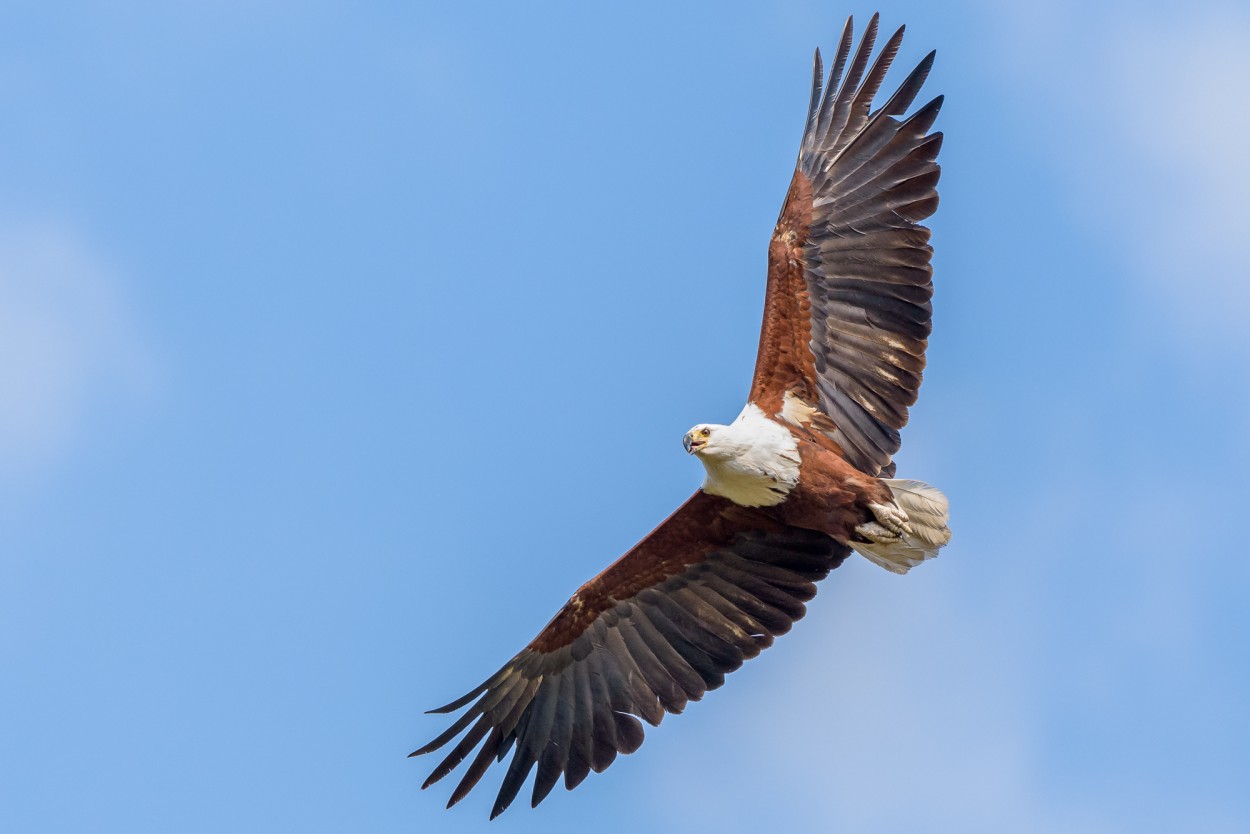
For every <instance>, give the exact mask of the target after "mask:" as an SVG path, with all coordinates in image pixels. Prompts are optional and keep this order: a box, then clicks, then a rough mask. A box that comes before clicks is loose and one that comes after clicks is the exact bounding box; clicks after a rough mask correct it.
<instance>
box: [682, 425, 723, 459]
mask: <svg viewBox="0 0 1250 834" xmlns="http://www.w3.org/2000/svg"><path fill="white" fill-rule="evenodd" d="M723 428H724V426H713V425H709V424H707V423H700V424H699V425H697V426H695V427H694V428H693V429H691V430H690V431H688V432H686V436H685V438H684V439H683V440H682V441H681V445H683V446H685V447H686V452H687V453H689V454H692V455H694V454H698V453H699V452H702V451H704V450H706V449H707V447H708V444H709V443H711V442H712V437H713V436H714V434H715V432H716V430H717V429H723Z"/></svg>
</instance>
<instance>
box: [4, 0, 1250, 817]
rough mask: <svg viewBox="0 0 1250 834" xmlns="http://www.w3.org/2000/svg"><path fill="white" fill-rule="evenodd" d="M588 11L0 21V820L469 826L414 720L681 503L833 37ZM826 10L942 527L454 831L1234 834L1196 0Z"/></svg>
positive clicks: (1228, 248)
mask: <svg viewBox="0 0 1250 834" xmlns="http://www.w3.org/2000/svg"><path fill="white" fill-rule="evenodd" d="M600 5H602V4H584V3H582V4H574V3H563V4H538V5H531V4H524V5H522V4H445V3H437V4H432V3H416V4H413V3H394V4H379V3H356V4H347V3H333V2H320V3H302V4H297V3H283V2H248V3H239V2H235V3H229V2H227V3H216V4H208V3H197V2H187V3H181V4H176V6H175V5H169V4H155V3H148V2H132V3H126V4H105V3H81V4H55V3H54V4H48V3H21V2H10V3H5V4H3V5H2V6H0V131H2V133H3V135H4V136H5V139H4V142H3V151H2V152H0V182H3V183H4V187H3V189H0V390H3V392H4V393H3V397H0V668H3V669H4V675H3V677H2V679H0V750H2V751H3V752H2V753H0V784H3V785H4V788H3V791H2V793H3V795H4V799H3V801H0V829H3V830H6V831H22V832H26V831H32V832H33V831H40V832H42V831H49V832H62V831H66V832H68V831H75V832H77V831H125V832H148V831H152V832H157V831H159V832H166V831H171V830H174V831H186V832H198V831H204V832H210V831H212V832H216V831H224V830H230V831H248V832H250V831H256V832H267V831H307V832H321V831H324V832H338V831H375V832H387V831H397V832H398V831H406V832H407V831H414V830H415V831H430V830H438V831H448V832H455V831H478V830H482V829H483V828H484V827H485V821H486V816H487V812H488V810H489V807H490V801H491V798H492V795H493V790H494V786H495V785H497V782H498V778H499V776H498V775H494V776H488V777H487V779H486V780H485V782H484V784H483V786H482V787H481V788H479V791H478V792H477V793H475V794H473V795H471V796H470V798H469V799H467V800H466V801H465V802H463V803H462V804H461V805H460V806H458V807H457V808H456V809H455V810H453V811H452V812H445V811H443V810H442V806H443V803H444V802H445V800H446V797H447V795H448V793H449V791H450V786H444V785H439V786H437V787H436V788H434V789H431V790H430V791H426V792H424V793H422V792H420V791H418V790H417V788H418V786H419V784H420V782H421V781H422V779H424V777H425V775H426V773H427V771H428V769H429V768H430V767H432V766H433V764H434V762H426V761H416V762H413V761H408V760H405V758H404V756H405V754H407V753H408V752H409V751H410V750H412V749H414V748H415V747H417V746H419V745H420V744H422V743H424V742H425V741H427V740H428V739H429V738H430V737H432V736H433V735H434V734H436V733H437V732H438V731H439V730H441V728H442V726H443V722H442V721H441V720H437V719H435V718H433V717H428V716H424V715H422V712H421V711H422V710H424V709H426V708H429V707H432V706H436V705H438V704H441V703H444V702H446V701H447V700H449V699H450V698H452V697H454V696H456V695H459V694H460V693H461V692H462V691H465V690H466V689H467V688H468V687H470V686H472V685H474V684H476V683H477V682H478V681H479V680H481V679H482V678H483V677H485V676H486V675H487V674H489V673H490V672H492V671H493V670H494V669H495V668H497V667H498V666H499V665H500V664H501V663H502V662H503V661H505V660H506V659H507V658H508V657H510V656H511V655H512V654H513V653H514V652H515V651H516V650H517V649H518V648H520V646H522V645H523V644H524V643H525V642H527V641H528V640H529V639H530V638H531V637H532V636H533V634H534V633H535V632H536V631H537V630H538V629H539V628H540V627H541V626H542V625H543V623H545V622H546V620H547V619H548V618H549V617H550V616H551V614H552V613H553V612H554V611H555V609H556V608H557V607H558V606H559V605H560V604H562V603H563V601H564V600H565V599H567V597H568V595H569V594H570V593H571V592H572V591H573V590H574V589H575V588H576V587H577V586H578V585H579V584H580V583H581V582H582V581H583V580H585V579H586V578H588V577H589V576H591V575H593V574H594V573H595V572H597V571H598V570H599V569H600V568H602V567H603V566H604V565H606V564H607V563H608V562H609V561H610V560H612V559H613V558H615V557H616V556H617V555H618V554H619V553H620V552H621V551H623V550H624V549H625V548H626V547H628V546H629V545H630V544H632V543H633V542H634V541H635V540H637V539H638V538H639V537H640V536H641V535H643V534H645V533H646V532H647V531H648V530H649V529H651V527H652V526H654V524H655V523H656V522H658V521H659V520H660V519H661V518H662V517H663V516H664V515H666V514H667V513H668V512H669V511H670V510H671V509H672V508H673V507H675V506H676V505H677V503H678V502H679V501H680V500H682V499H683V498H684V497H685V496H686V495H687V494H689V492H690V491H691V490H693V489H694V488H695V487H696V486H697V485H698V483H699V481H700V476H701V470H700V468H699V467H698V465H697V464H696V463H695V462H693V461H691V460H689V459H688V458H687V457H686V455H684V454H683V452H682V450H681V446H680V441H681V436H682V433H683V432H684V431H685V430H686V429H687V428H688V427H689V426H690V425H692V424H694V423H696V422H702V421H710V422H719V421H725V420H727V419H729V418H731V417H732V416H733V415H734V414H736V413H737V411H738V409H739V408H740V407H741V404H742V399H743V397H744V395H745V392H746V388H747V383H748V381H749V378H750V373H751V368H752V365H753V361H754V349H755V345H756V339H757V335H758V322H759V314H760V304H761V300H762V294H763V280H764V257H765V247H766V241H767V238H768V234H769V232H770V231H771V227H772V222H773V220H774V219H775V217H776V212H777V209H778V207H779V205H780V201H781V197H782V195H783V191H784V187H785V184H786V182H787V179H788V177H789V175H790V171H791V170H792V165H793V161H794V155H795V152H796V149H797V142H798V138H799V131H800V128H801V123H802V118H803V114H804V108H805V105H806V96H807V89H806V84H807V78H808V71H809V60H810V53H811V49H812V48H813V47H815V46H817V45H821V46H823V47H824V48H826V49H829V48H832V46H833V43H834V40H835V38H836V36H837V33H838V31H839V28H840V26H841V23H842V20H843V18H844V16H845V15H846V14H847V13H850V12H853V13H855V14H856V16H857V19H859V20H860V21H863V20H866V19H867V17H868V15H869V14H871V12H872V11H873V9H872V8H871V7H855V8H848V7H837V6H830V5H828V4H823V3H816V2H784V3H775V4H746V3H742V4H730V5H726V4H724V3H716V4H712V3H692V4H682V6H681V7H680V8H675V7H673V5H672V4H652V3H631V4H624V5H622V6H621V7H620V8H619V9H617V10H612V9H605V8H599V6H600ZM881 11H882V13H883V27H885V28H887V29H892V28H893V27H894V26H895V25H897V24H899V23H904V22H905V23H907V24H908V36H907V39H906V41H905V43H904V48H903V52H902V54H901V57H900V62H901V63H904V64H908V65H910V64H912V63H914V62H915V61H917V60H919V58H920V57H921V56H922V55H923V54H924V53H925V52H927V51H928V50H929V49H930V48H937V50H938V62H937V66H936V68H935V70H934V72H933V75H932V76H931V78H930V81H929V84H928V86H927V90H928V91H929V92H930V93H931V94H937V93H939V92H941V93H944V94H946V97H947V101H946V106H945V108H944V109H943V112H942V116H941V118H940V120H939V127H940V128H941V129H942V130H944V131H945V133H946V135H947V139H946V144H945V147H944V149H943V152H942V160H941V161H942V162H943V166H944V173H943V181H942V185H941V195H942V205H941V208H940V209H939V212H938V214H937V215H936V217H935V218H934V219H933V221H932V225H933V229H934V244H935V248H936V254H935V259H934V260H935V266H936V270H937V272H936V278H935V281H936V285H937V296H936V300H935V331H934V335H933V338H932V341H931V348H930V354H929V357H930V368H929V371H928V373H927V374H926V382H925V387H924V389H923V391H922V392H921V399H920V403H919V404H918V406H917V407H916V408H915V409H914V410H913V419H912V424H911V425H910V426H909V427H908V428H907V429H906V430H905V431H904V435H903V437H904V447H903V452H902V454H901V455H900V457H899V473H900V475H901V476H904V477H917V478H922V479H925V480H928V481H931V482H933V483H935V484H937V485H938V486H940V487H942V488H943V489H944V490H945V491H946V492H947V493H948V494H949V495H950V497H951V499H952V503H953V527H954V530H955V540H954V542H953V543H952V545H951V546H950V547H949V548H947V549H946V550H945V551H944V552H943V555H942V557H941V558H940V559H938V560H937V561H936V562H933V563H929V564H926V565H925V566H923V567H922V568H920V569H917V570H915V571H913V572H912V573H911V574H909V575H908V576H906V577H904V578H899V577H896V576H893V575H889V574H887V573H885V572H884V571H881V570H880V569H878V568H875V567H874V566H872V565H870V564H868V563H867V562H864V561H863V560H856V561H853V562H850V563H848V564H847V565H846V566H845V567H843V568H842V569H839V570H838V571H837V572H836V573H834V574H833V575H832V576H831V577H830V579H829V580H827V581H826V582H825V583H824V584H823V586H822V590H821V594H820V595H819V596H818V597H817V599H816V600H815V601H814V603H813V604H812V605H811V606H810V613H809V615H808V617H807V619H806V620H804V621H803V623H801V624H800V626H799V627H796V629H795V630H794V632H792V634H791V635H789V636H787V637H786V638H785V639H784V640H781V641H779V642H778V644H777V645H776V646H775V647H774V648H773V649H771V650H770V651H769V652H767V653H765V654H764V655H763V656H761V657H760V658H759V659H757V660H755V661H752V662H751V663H750V664H748V665H747V666H746V667H744V669H743V670H741V671H739V672H737V673H735V674H734V675H733V676H732V677H731V678H730V679H729V683H728V684H727V686H726V687H725V688H724V689H722V690H719V691H717V692H714V693H712V694H710V695H709V696H708V697H707V699H706V700H705V701H704V702H702V703H700V704H696V705H693V706H692V707H691V708H690V709H689V711H688V712H687V713H686V714H685V715H683V716H680V717H677V718H671V717H670V718H669V719H667V720H666V721H665V722H664V724H663V726H661V727H660V728H658V729H657V730H653V731H650V732H649V734H648V739H647V743H646V744H645V745H644V746H643V748H642V749H641V750H640V751H639V752H638V753H637V754H636V755H634V756H630V757H627V758H623V759H620V760H618V762H617V763H616V764H615V765H614V766H613V767H612V768H611V769H610V770H609V771H608V772H607V773H605V774H603V775H598V776H592V777H591V778H590V779H588V780H587V782H586V783H585V784H584V785H582V786H581V787H580V788H579V789H578V790H577V791H575V792H573V793H571V794H565V793H564V792H563V791H560V792H558V793H556V794H553V795H552V797H550V798H549V799H548V800H547V801H546V802H545V803H544V805H543V806H541V807H540V809H539V810H538V811H530V810H529V809H528V808H526V807H525V806H524V803H521V802H518V804H517V805H516V806H514V808H513V809H512V810H510V811H509V812H508V813H507V814H506V815H505V816H504V817H502V818H501V819H500V820H498V821H496V822H495V823H493V824H492V825H493V827H494V830H499V831H536V830H542V831H551V830H565V829H568V828H570V827H571V826H574V825H584V826H593V827H594V828H595V830H597V831H601V832H612V831H636V830H639V829H643V830H645V829H647V828H652V827H661V826H663V827H665V828H667V827H670V826H671V827H677V826H682V827H684V828H685V829H687V830H696V831H698V830H718V831H748V830H760V829H761V828H763V827H765V826H768V827H773V828H775V829H776V830H842V831H873V832H913V831H918V830H923V831H934V832H946V831H949V832H1001V831H1012V832H1034V831H1037V832H1042V831H1060V830H1061V831H1065V832H1142V831H1176V830H1194V831H1197V830H1201V831H1204V832H1234V831H1245V830H1250V793H1247V791H1246V790H1245V786H1246V784H1248V783H1250V753H1247V752H1246V751H1247V750H1250V710H1247V708H1246V705H1247V703H1250V667H1248V665H1247V658H1248V657H1250V650H1248V649H1250V646H1248V645H1247V644H1248V642H1250V640H1248V639H1247V634H1250V605H1247V603H1246V595H1245V588H1246V586H1247V584H1248V583H1250V559H1248V558H1247V553H1246V545H1245V544H1244V541H1243V540H1244V538H1245V537H1244V535H1243V534H1242V527H1243V526H1244V523H1245V521H1246V519H1247V518H1250V511H1248V510H1247V501H1248V500H1250V489H1248V488H1247V486H1246V482H1245V473H1246V471H1247V469H1248V468H1250V467H1248V464H1250V440H1248V439H1247V438H1248V434H1247V430H1246V429H1247V426H1248V425H1250V385H1248V384H1247V382H1248V374H1247V367H1248V366H1250V340H1248V339H1247V329H1246V318H1245V312H1244V311H1245V309H1246V304H1247V303H1248V302H1250V275H1247V269H1246V267H1245V259H1244V254H1243V250H1244V245H1245V239H1246V233H1245V228H1244V222H1243V221H1242V220H1241V217H1242V215H1243V214H1244V195H1245V194H1246V193H1247V192H1248V191H1250V165H1248V164H1247V162H1246V158H1245V153H1244V145H1245V136H1246V135H1247V132H1248V131H1250V106H1248V104H1247V99H1246V97H1245V94H1244V90H1245V87H1246V85H1247V83H1250V58H1247V56H1250V12H1247V10H1246V9H1245V7H1244V4H1237V3H1218V2H1198V3H1192V4H1185V5H1184V6H1181V5H1180V4H1163V3H1153V4H1152V3H1145V4H1138V3H1127V2H1110V3H1103V4H1099V5H1097V6H1096V7H1093V8H1091V7H1089V5H1088V4H1078V3H1075V2H1069V0H1056V1H1055V2H1047V3H1028V4H1019V5H1017V6H1015V7H1013V8H1010V9H1009V8H1007V7H1006V4H994V3H989V2H984V0H983V1H982V2H956V3H948V4H933V3H918V2H917V3H892V4H889V5H887V6H883V7H881ZM896 71H897V72H899V74H898V75H893V74H892V75H891V78H892V79H893V80H894V81H897V80H899V79H900V78H901V77H902V72H901V70H896ZM888 83H889V82H888V81H887V84H888Z"/></svg>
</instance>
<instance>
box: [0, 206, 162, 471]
mask: <svg viewBox="0 0 1250 834" xmlns="http://www.w3.org/2000/svg"><path fill="white" fill-rule="evenodd" d="M152 371H153V367H152V359H151V356H150V354H149V352H148V351H147V349H146V347H145V346H144V344H143V342H142V340H141V338H140V336H139V334H138V329H137V327H136V325H135V322H134V318H133V314H132V313H131V311H130V309H129V306H128V304H127V302H126V300H125V297H124V293H123V292H122V287H121V285H120V283H119V281H118V279H117V277H116V275H115V274H114V273H113V272H112V271H111V270H110V269H109V267H108V266H107V265H105V264H104V263H103V261H102V259H101V258H100V257H99V256H98V255H97V254H96V253H94V252H92V251H91V249H90V247H89V246H88V245H87V244H86V243H85V242H84V241H83V240H82V238H81V237H80V236H79V235H77V234H76V233H75V232H74V231H73V230H72V229H70V228H68V227H66V226H65V225H63V224H57V223H49V222H41V223H34V222H0V391H3V392H4V396H3V397H0V472H3V473H4V474H5V476H6V477H16V478H23V477H26V476H30V475H32V474H35V473H37V472H39V471H41V470H44V469H46V468H47V467H49V466H50V465H53V464H55V463H56V462H57V461H59V460H60V459H61V458H62V457H63V456H64V455H65V454H66V452H67V451H69V450H70V449H71V448H72V447H73V444H74V443H75V441H76V440H78V439H79V438H80V437H81V436H82V434H83V431H84V429H85V428H86V425H87V423H88V422H89V421H90V419H91V418H92V416H93V415H94V414H95V413H97V409H99V408H100V407H106V406H107V405H109V404H110V403H112V404H116V403H118V402H119V401H125V400H129V399H133V398H135V397H136V396H139V395H141V394H142V393H143V392H144V391H145V390H146V389H147V388H148V386H149V385H150V383H151V381H152Z"/></svg>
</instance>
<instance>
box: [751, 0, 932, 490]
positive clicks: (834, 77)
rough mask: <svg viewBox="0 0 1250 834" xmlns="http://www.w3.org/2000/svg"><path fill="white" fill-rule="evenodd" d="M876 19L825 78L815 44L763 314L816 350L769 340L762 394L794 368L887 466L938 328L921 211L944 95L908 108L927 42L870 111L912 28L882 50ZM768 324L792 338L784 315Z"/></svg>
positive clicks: (857, 451)
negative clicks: (781, 252) (808, 96)
mask: <svg viewBox="0 0 1250 834" xmlns="http://www.w3.org/2000/svg"><path fill="white" fill-rule="evenodd" d="M877 21H878V18H877V16H876V15H873V17H872V19H871V20H870V21H869V24H868V26H867V28H866V29H865V31H864V34H863V36H862V37H861V39H860V41H859V44H858V45H857V46H856V48H855V50H854V53H853V54H852V51H851V44H852V41H853V37H852V30H853V26H852V21H851V20H849V19H848V21H847V24H846V27H845V29H844V30H843V33H842V38H841V41H840V44H839V47H838V52H837V57H836V59H835V61H834V63H833V66H832V67H831V68H830V72H829V76H828V80H827V82H826V83H824V84H823V86H822V84H821V82H820V78H819V74H818V73H819V71H820V57H819V53H817V58H816V62H815V67H814V70H815V75H814V78H815V80H814V81H813V84H812V101H813V102H816V101H817V99H819V102H818V103H815V104H813V105H812V106H811V107H810V109H809V115H808V118H807V120H806V123H805V128H804V134H803V141H802V143H801V144H800V152H799V161H798V166H797V170H796V174H795V176H796V181H799V180H802V182H799V183H798V185H799V187H795V186H792V187H791V190H790V193H789V195H788V197H787V203H786V206H785V207H784V208H783V209H782V216H781V220H780V221H779V223H778V227H777V230H776V232H774V241H777V240H793V241H794V242H793V243H792V244H790V245H791V249H790V250H788V251H787V254H786V255H785V256H784V257H782V258H780V259H771V258H770V274H769V295H768V305H769V309H766V311H765V322H766V324H767V323H768V322H769V321H770V319H776V318H777V317H779V316H780V317H781V318H782V319H783V320H785V321H786V322H787V324H788V326H789V327H791V328H798V329H801V330H802V331H804V332H803V333H802V334H795V338H796V339H799V338H801V341H802V343H803V345H804V347H803V348H802V352H804V353H807V354H808V356H809V358H810V363H809V362H807V361H804V360H802V357H796V356H795V355H794V354H793V353H788V352H786V351H785V350H779V349H776V348H775V346H774V349H772V350H770V351H768V352H765V351H764V350H761V356H760V360H759V364H758V365H757V368H756V381H755V383H754V384H753V386H752V398H753V399H755V400H757V401H767V402H769V403H774V404H776V403H778V402H780V398H781V394H782V393H783V392H781V391H779V390H773V389H777V388H778V387H780V386H782V385H783V384H784V385H793V384H795V382H793V380H795V379H796V378H797V379H798V380H799V381H800V382H799V383H798V390H799V391H800V392H802V393H803V394H804V396H806V397H808V398H810V399H809V405H812V406H814V407H816V408H817V409H818V410H819V411H820V412H822V413H823V414H825V415H827V416H828V417H829V418H830V419H831V420H832V424H833V426H832V427H828V426H827V425H826V426H824V427H823V430H825V432H826V433H827V434H828V436H829V437H830V438H831V439H832V440H833V441H834V442H836V443H837V444H838V446H839V447H840V448H841V449H842V451H843V453H844V454H845V456H846V458H847V460H848V461H850V463H851V464H853V465H854V466H855V467H857V468H858V469H860V470H862V471H864V472H867V473H868V474H872V475H877V474H880V475H883V476H889V475H891V474H893V462H892V459H893V456H894V454H895V453H896V452H897V451H898V449H899V445H900V438H899V433H898V430H899V429H901V428H902V427H903V426H904V425H905V424H906V422H907V418H908V407H909V406H911V405H912V404H914V403H915V401H916V396H917V393H918V392H919V389H920V380H921V376H922V373H923V370H924V365H925V350H926V347H927V344H928V337H929V331H930V329H931V319H932V307H931V303H930V299H931V298H932V295H933V283H932V274H933V271H932V267H931V266H930V258H931V255H932V248H931V247H930V246H929V230H928V229H927V228H925V227H924V226H922V225H920V221H922V220H924V219H925V218H926V217H928V216H929V215H931V214H932V213H933V211H934V210H935V209H936V208H937V200H938V198H937V183H938V177H939V174H940V168H939V166H938V165H937V162H936V160H937V155H938V151H939V149H940V148H941V144H942V134H941V133H930V132H929V131H930V129H931V128H932V127H933V123H934V120H935V119H936V118H937V114H938V110H939V109H940V108H941V104H942V99H941V97H938V98H936V99H934V100H933V101H931V102H929V103H928V104H926V105H924V106H922V107H920V108H919V109H918V110H916V112H915V113H913V114H912V115H911V116H910V117H908V118H906V119H901V118H899V117H901V116H902V115H903V113H904V112H905V111H906V110H907V109H908V108H909V107H911V105H912V102H914V101H915V99H916V96H917V95H918V94H919V92H920V88H921V86H922V85H923V84H924V81H925V79H926V78H927V77H928V74H929V70H930V69H931V67H932V66H933V58H934V53H932V52H930V53H929V54H928V55H926V56H925V57H924V58H923V59H922V60H921V61H920V63H919V64H918V65H917V66H916V67H915V69H913V70H912V71H911V73H910V74H909V75H908V76H907V77H906V78H905V79H904V80H903V82H902V83H901V84H900V85H899V87H898V89H897V90H895V92H894V93H893V95H891V96H890V97H889V99H887V101H886V103H885V104H884V105H883V106H882V107H881V108H880V109H878V110H876V111H872V109H871V108H872V100H873V98H874V97H875V96H876V94H877V93H878V92H879V90H880V89H881V87H882V85H883V83H884V80H885V76H886V73H887V71H888V70H889V68H890V65H891V64H892V63H893V61H894V58H895V56H896V55H897V53H898V49H899V46H900V45H901V43H902V38H903V29H902V28H899V29H898V30H897V31H896V32H895V33H894V34H893V35H891V37H890V38H889V39H888V40H887V41H886V42H885V45H884V46H883V47H882V48H881V50H880V51H879V52H878V53H877V55H876V58H875V59H873V58H872V53H873V47H874V45H875V43H876V39H877ZM844 70H845V77H843V71H844ZM796 200H800V201H804V205H799V206H796V205H794V201H796ZM790 259H793V260H794V261H797V262H800V263H801V264H802V280H801V281H797V279H794V278H791V277H790V276H789V274H787V273H786V272H785V269H786V263H788V262H789V260H790ZM796 281H797V283H796ZM795 293H803V294H805V297H806V301H807V305H806V306H805V307H802V308H794V307H793V302H792V301H791V300H790V297H792V296H793V295H794V294H795ZM772 308H776V309H772ZM771 332H772V333H773V335H771V336H770V337H769V338H770V339H772V340H774V341H775V340H776V339H781V338H783V337H781V336H777V335H775V333H776V328H775V326H774V330H773V331H771ZM769 344H770V345H774V342H773V341H770V342H769ZM762 345H763V343H762ZM776 363H783V364H786V367H772V366H771V365H774V364H776ZM787 363H794V365H795V367H789V366H788V364H787ZM787 380H791V381H790V382H788V381H787Z"/></svg>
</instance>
